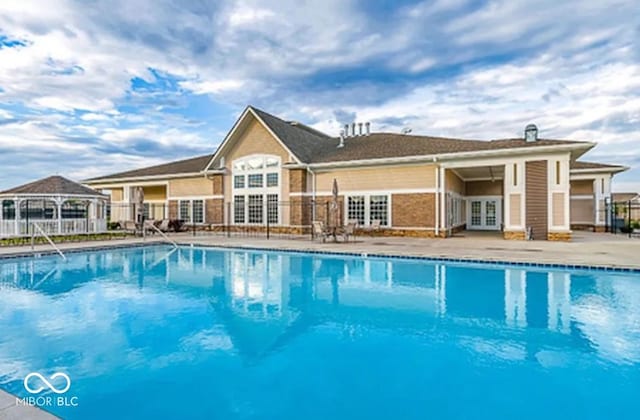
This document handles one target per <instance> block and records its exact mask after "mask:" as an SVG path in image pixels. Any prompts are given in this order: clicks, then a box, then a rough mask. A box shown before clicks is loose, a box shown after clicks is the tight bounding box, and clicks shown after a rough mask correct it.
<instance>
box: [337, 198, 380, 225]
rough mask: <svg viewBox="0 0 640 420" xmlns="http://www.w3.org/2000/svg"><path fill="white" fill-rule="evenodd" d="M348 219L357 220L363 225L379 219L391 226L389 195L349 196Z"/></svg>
mask: <svg viewBox="0 0 640 420" xmlns="http://www.w3.org/2000/svg"><path fill="white" fill-rule="evenodd" d="M346 205H347V220H356V221H357V222H358V224H359V225H361V226H369V225H371V224H372V223H374V222H375V221H379V222H380V225H381V226H390V221H389V196H388V195H352V196H348V197H347V204H346Z"/></svg>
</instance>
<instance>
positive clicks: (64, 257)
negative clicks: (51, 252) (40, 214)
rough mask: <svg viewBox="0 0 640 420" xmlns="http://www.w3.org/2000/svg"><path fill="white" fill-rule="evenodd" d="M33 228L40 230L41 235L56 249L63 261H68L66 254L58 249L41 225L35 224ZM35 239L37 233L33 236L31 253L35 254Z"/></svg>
mask: <svg viewBox="0 0 640 420" xmlns="http://www.w3.org/2000/svg"><path fill="white" fill-rule="evenodd" d="M33 226H34V227H35V228H36V229H38V231H39V232H40V234H41V235H42V236H44V237H45V239H46V240H47V241H48V242H49V244H50V245H51V246H52V247H53V249H55V250H56V251H57V252H58V254H60V256H61V257H62V259H63V260H65V261H67V257H66V256H65V255H64V253H63V252H62V251H61V250H60V248H58V246H57V245H56V244H55V243H54V242H53V241H52V240H51V238H50V237H49V235H47V234H46V232H45V231H44V230H43V229H42V228H41V227H40V225H39V224H37V223H35V222H33ZM34 237H35V233H32V234H31V251H34V252H35V245H34V243H33V239H34Z"/></svg>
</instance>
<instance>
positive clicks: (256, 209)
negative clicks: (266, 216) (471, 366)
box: [249, 194, 263, 223]
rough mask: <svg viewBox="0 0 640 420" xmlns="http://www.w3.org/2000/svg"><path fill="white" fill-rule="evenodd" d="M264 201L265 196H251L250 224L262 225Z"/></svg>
mask: <svg viewBox="0 0 640 420" xmlns="http://www.w3.org/2000/svg"><path fill="white" fill-rule="evenodd" d="M262 201H263V196H262V195H261V194H260V195H250V196H249V223H262Z"/></svg>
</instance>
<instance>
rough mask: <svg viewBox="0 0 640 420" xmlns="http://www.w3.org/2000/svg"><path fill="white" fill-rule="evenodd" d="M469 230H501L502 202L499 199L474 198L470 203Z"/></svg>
mask: <svg viewBox="0 0 640 420" xmlns="http://www.w3.org/2000/svg"><path fill="white" fill-rule="evenodd" d="M468 203H469V205H468V209H469V211H468V216H467V229H469V230H499V229H500V220H501V219H502V218H501V208H502V200H501V199H499V198H472V199H469V201H468Z"/></svg>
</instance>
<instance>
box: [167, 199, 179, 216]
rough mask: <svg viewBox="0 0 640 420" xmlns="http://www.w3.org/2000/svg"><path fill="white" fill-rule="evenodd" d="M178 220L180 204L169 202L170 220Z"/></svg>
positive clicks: (174, 201)
mask: <svg viewBox="0 0 640 420" xmlns="http://www.w3.org/2000/svg"><path fill="white" fill-rule="evenodd" d="M177 218H178V202H177V201H176V200H169V219H177Z"/></svg>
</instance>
